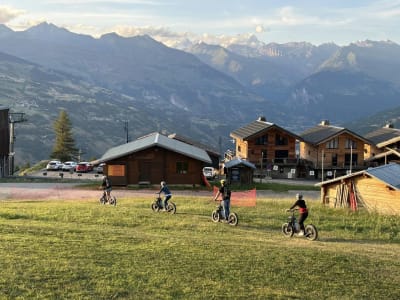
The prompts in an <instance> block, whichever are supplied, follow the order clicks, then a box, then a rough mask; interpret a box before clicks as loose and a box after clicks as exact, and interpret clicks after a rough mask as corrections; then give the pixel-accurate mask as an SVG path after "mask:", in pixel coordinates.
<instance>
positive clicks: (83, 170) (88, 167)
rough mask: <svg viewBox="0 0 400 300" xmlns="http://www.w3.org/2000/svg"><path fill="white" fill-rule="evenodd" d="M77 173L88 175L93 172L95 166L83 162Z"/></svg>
mask: <svg viewBox="0 0 400 300" xmlns="http://www.w3.org/2000/svg"><path fill="white" fill-rule="evenodd" d="M75 171H76V172H77V173H87V172H90V171H93V165H92V164H91V163H89V162H86V161H83V162H80V163H78V164H77V165H76V167H75Z"/></svg>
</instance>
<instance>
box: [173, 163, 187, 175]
mask: <svg viewBox="0 0 400 300" xmlns="http://www.w3.org/2000/svg"><path fill="white" fill-rule="evenodd" d="M188 169H189V168H188V163H187V162H185V161H177V162H176V173H177V174H187V172H188Z"/></svg>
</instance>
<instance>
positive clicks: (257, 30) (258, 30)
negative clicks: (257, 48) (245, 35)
mask: <svg viewBox="0 0 400 300" xmlns="http://www.w3.org/2000/svg"><path fill="white" fill-rule="evenodd" d="M265 31H266V30H265V28H264V26H263V25H261V24H259V25H257V26H256V32H257V33H262V32H265Z"/></svg>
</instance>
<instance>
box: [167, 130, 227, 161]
mask: <svg viewBox="0 0 400 300" xmlns="http://www.w3.org/2000/svg"><path fill="white" fill-rule="evenodd" d="M168 137H169V138H171V139H175V140H178V141H181V142H184V143H186V144H189V145H192V146H195V147H198V148H201V149H204V150H206V151H207V153H209V154H212V155H215V156H219V153H218V151H217V150H215V149H213V148H212V147H210V146H208V145H204V144H202V143H199V142H196V141H193V140H191V139H189V138H187V137H185V136H182V135H179V134H177V133H172V134H170V135H168Z"/></svg>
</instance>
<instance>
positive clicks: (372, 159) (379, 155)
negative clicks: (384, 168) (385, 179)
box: [365, 149, 400, 161]
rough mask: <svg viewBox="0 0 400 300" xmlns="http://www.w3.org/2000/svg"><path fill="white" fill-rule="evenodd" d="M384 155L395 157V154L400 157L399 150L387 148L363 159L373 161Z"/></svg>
mask: <svg viewBox="0 0 400 300" xmlns="http://www.w3.org/2000/svg"><path fill="white" fill-rule="evenodd" d="M385 156H386V157H388V156H394V157H396V156H397V157H398V158H400V151H397V150H395V149H389V150H387V151H384V152H382V153H378V154H376V155H374V156H371V157H369V158H367V159H365V161H375V160H378V159H380V158H384V157H385Z"/></svg>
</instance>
